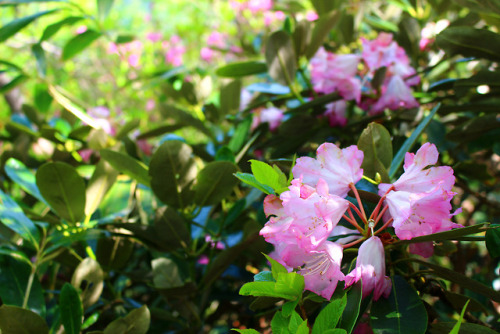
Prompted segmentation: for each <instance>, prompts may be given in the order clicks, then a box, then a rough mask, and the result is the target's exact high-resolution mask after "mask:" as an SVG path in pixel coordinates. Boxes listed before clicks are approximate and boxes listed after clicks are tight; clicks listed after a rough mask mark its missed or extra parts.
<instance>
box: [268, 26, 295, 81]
mask: <svg viewBox="0 0 500 334" xmlns="http://www.w3.org/2000/svg"><path fill="white" fill-rule="evenodd" d="M266 63H267V67H268V69H269V75H270V76H271V78H273V79H274V80H275V81H277V82H278V83H280V84H283V85H288V83H291V82H293V81H294V80H295V71H296V70H297V64H296V57H295V50H294V48H293V44H292V40H291V38H290V35H288V34H287V33H286V32H284V31H281V30H280V31H276V32H274V33H273V34H271V36H269V39H268V41H267V45H266Z"/></svg>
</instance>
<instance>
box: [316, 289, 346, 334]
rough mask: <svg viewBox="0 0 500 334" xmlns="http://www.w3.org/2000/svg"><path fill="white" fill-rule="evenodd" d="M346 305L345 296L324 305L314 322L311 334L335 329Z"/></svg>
mask: <svg viewBox="0 0 500 334" xmlns="http://www.w3.org/2000/svg"><path fill="white" fill-rule="evenodd" d="M346 305H347V296H346V295H344V296H343V297H342V298H341V299H335V300H333V301H331V302H330V303H329V304H328V305H326V306H325V307H324V308H323V309H322V310H321V312H320V313H319V314H318V316H317V318H316V320H315V321H314V326H313V329H312V334H321V333H324V332H325V331H326V330H328V329H331V328H335V327H336V326H337V323H338V322H339V320H340V317H341V316H342V313H343V312H344V309H345V307H346Z"/></svg>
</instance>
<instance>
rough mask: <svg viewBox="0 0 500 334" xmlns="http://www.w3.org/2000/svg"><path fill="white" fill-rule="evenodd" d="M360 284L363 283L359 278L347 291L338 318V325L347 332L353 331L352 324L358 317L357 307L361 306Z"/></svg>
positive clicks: (361, 288)
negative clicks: (342, 310) (340, 314)
mask: <svg viewBox="0 0 500 334" xmlns="http://www.w3.org/2000/svg"><path fill="white" fill-rule="evenodd" d="M362 284H363V283H362V281H361V280H360V281H358V282H357V283H356V284H354V285H353V286H352V288H351V289H350V290H349V291H348V292H347V303H346V306H345V308H344V312H342V316H341V318H340V323H339V326H338V327H340V328H343V329H345V330H346V331H347V333H349V334H350V333H351V332H352V331H353V329H354V325H355V324H356V322H357V320H358V317H359V309H360V307H361V298H362V295H363V294H362V291H363V285H362Z"/></svg>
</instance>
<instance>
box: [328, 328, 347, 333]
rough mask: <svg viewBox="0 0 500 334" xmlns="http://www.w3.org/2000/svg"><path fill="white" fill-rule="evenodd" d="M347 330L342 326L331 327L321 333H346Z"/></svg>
mask: <svg viewBox="0 0 500 334" xmlns="http://www.w3.org/2000/svg"><path fill="white" fill-rule="evenodd" d="M346 333H347V331H346V330H345V329H342V328H333V329H328V330H326V331H324V332H323V334H346Z"/></svg>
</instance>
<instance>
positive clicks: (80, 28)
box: [75, 25, 87, 35]
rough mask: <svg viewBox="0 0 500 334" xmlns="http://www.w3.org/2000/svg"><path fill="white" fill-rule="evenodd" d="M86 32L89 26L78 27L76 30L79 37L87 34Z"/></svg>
mask: <svg viewBox="0 0 500 334" xmlns="http://www.w3.org/2000/svg"><path fill="white" fill-rule="evenodd" d="M86 31H87V26H86V25H81V26H78V28H76V31H75V32H76V33H77V34H78V35H80V34H83V33H84V32H86Z"/></svg>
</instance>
